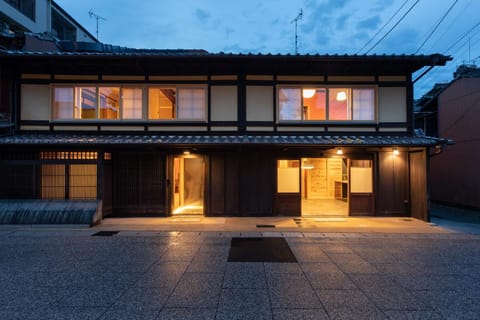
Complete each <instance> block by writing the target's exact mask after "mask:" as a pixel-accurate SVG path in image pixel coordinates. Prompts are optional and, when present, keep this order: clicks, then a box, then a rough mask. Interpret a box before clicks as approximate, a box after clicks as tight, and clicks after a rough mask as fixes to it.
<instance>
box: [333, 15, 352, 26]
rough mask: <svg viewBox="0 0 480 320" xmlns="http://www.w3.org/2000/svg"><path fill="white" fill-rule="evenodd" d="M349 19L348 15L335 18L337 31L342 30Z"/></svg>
mask: <svg viewBox="0 0 480 320" xmlns="http://www.w3.org/2000/svg"><path fill="white" fill-rule="evenodd" d="M349 18H350V14H344V15H342V16H340V17H339V18H337V21H336V25H337V30H344V29H345V26H346V24H347V20H348V19H349Z"/></svg>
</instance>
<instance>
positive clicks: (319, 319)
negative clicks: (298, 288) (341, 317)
mask: <svg viewBox="0 0 480 320" xmlns="http://www.w3.org/2000/svg"><path fill="white" fill-rule="evenodd" d="M272 311H273V319H275V320H324V319H330V318H329V317H328V315H327V313H326V312H325V311H324V310H323V309H273V310H272Z"/></svg>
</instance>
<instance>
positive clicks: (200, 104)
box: [178, 89, 205, 120]
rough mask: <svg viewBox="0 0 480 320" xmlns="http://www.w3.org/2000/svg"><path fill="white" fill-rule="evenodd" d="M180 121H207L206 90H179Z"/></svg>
mask: <svg viewBox="0 0 480 320" xmlns="http://www.w3.org/2000/svg"><path fill="white" fill-rule="evenodd" d="M178 96H179V98H178V119H181V120H204V119H205V90H204V89H178Z"/></svg>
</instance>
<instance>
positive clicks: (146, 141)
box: [0, 133, 449, 146]
mask: <svg viewBox="0 0 480 320" xmlns="http://www.w3.org/2000/svg"><path fill="white" fill-rule="evenodd" d="M448 142H449V141H447V140H445V139H439V138H434V137H427V136H424V135H421V136H418V135H417V136H407V135H379V136H334V135H331V136H330V135H329V136H326V135H167V134H166V135H155V134H138V135H124V134H100V135H91V134H66V133H65V134H63V133H56V134H19V135H13V136H3V137H0V145H2V146H7V145H8V146H15V145H71V146H95V145H119V146H120V145H125V146H138V145H163V146H166V145H196V146H201V145H297V146H312V145H317V146H392V145H395V146H434V145H436V144H445V143H448Z"/></svg>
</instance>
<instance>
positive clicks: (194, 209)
mask: <svg viewBox="0 0 480 320" xmlns="http://www.w3.org/2000/svg"><path fill="white" fill-rule="evenodd" d="M172 187H173V188H172V192H173V196H172V213H173V214H174V215H190V214H191V215H199V214H203V212H204V189H205V161H204V159H203V157H201V156H195V155H182V156H175V157H174V158H173V185H172Z"/></svg>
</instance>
